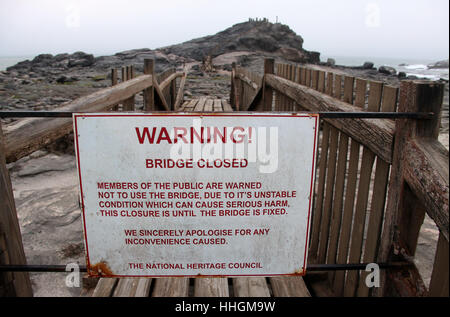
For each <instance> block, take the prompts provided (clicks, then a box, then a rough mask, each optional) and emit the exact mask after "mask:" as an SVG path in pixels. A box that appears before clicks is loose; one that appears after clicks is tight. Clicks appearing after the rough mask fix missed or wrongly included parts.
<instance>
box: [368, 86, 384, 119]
mask: <svg viewBox="0 0 450 317" xmlns="http://www.w3.org/2000/svg"><path fill="white" fill-rule="evenodd" d="M382 90H383V83H382V82H378V81H370V82H369V99H368V102H367V110H368V111H375V112H376V111H380V106H381V94H382Z"/></svg>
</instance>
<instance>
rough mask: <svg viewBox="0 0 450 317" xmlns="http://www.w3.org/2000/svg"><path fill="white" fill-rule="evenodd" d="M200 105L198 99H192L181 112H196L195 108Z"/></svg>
mask: <svg viewBox="0 0 450 317" xmlns="http://www.w3.org/2000/svg"><path fill="white" fill-rule="evenodd" d="M197 103H198V99H191V100H189V101H186V102H185V103H184V104H183V106H181V109H180V111H194V108H195V106H196V105H197Z"/></svg>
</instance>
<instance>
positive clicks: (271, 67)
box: [263, 58, 275, 111]
mask: <svg viewBox="0 0 450 317" xmlns="http://www.w3.org/2000/svg"><path fill="white" fill-rule="evenodd" d="M274 71H275V60H274V59H273V58H266V59H264V78H263V104H264V107H263V110H264V111H272V101H273V89H272V87H269V86H268V85H266V76H265V75H266V74H273V73H274Z"/></svg>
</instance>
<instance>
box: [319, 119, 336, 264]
mask: <svg viewBox="0 0 450 317" xmlns="http://www.w3.org/2000/svg"><path fill="white" fill-rule="evenodd" d="M338 137H339V131H338V130H337V129H336V128H334V127H330V145H329V147H330V150H329V152H328V161H327V165H328V166H327V176H326V187H325V198H324V204H323V211H322V219H321V224H320V227H321V232H320V242H319V253H318V256H317V262H318V263H325V259H326V255H327V246H328V238H329V233H330V220H331V210H332V208H333V194H334V177H335V174H336V155H337V147H338Z"/></svg>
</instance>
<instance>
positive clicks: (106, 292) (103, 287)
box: [92, 278, 119, 297]
mask: <svg viewBox="0 0 450 317" xmlns="http://www.w3.org/2000/svg"><path fill="white" fill-rule="evenodd" d="M118 280H119V279H117V278H101V279H99V281H98V283H97V286H96V287H95V290H94V293H93V294H92V297H110V296H112V294H113V292H114V288H115V286H116V284H117V281H118Z"/></svg>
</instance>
